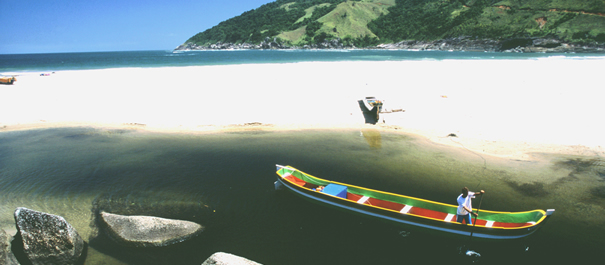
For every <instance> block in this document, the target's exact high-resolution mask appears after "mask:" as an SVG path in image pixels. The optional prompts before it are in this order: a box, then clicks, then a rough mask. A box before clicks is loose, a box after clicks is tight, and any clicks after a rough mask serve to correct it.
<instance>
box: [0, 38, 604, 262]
mask: <svg viewBox="0 0 605 265" xmlns="http://www.w3.org/2000/svg"><path fill="white" fill-rule="evenodd" d="M593 58H598V59H602V58H603V56H602V55H591V54H582V55H578V54H514V53H474V52H473V53H471V52H441V51H383V50H351V51H347V50H343V51H320V50H318V51H191V52H172V51H135V52H103V53H64V54H19V55H0V73H3V74H4V73H38V72H48V71H67V70H88V69H108V68H132V67H141V68H154V67H179V66H195V65H226V64H248V63H253V64H258V63H295V62H314V61H330V62H331V61H400V60H435V61H439V60H454V61H455V60H470V59H472V60H542V59H549V60H591V59H593ZM2 88H3V87H0V89H2ZM0 122H1V121H0ZM547 161H549V162H548V163H546V164H543V163H533V162H527V161H511V160H508V159H501V158H496V157H488V156H482V155H480V154H477V153H473V152H471V151H469V150H466V149H464V148H453V147H445V146H440V145H436V144H431V143H428V142H427V141H425V140H423V139H420V138H418V137H417V136H413V135H406V134H399V133H386V132H380V131H378V130H372V129H367V128H366V129H360V130H352V129H335V130H305V131H287V132H280V131H276V132H273V131H263V130H250V131H234V132H224V133H205V134H176V133H158V132H146V131H138V130H131V129H120V130H114V129H103V128H50V129H35V130H27V131H1V130H0V228H1V229H4V230H7V231H9V232H13V233H14V232H15V226H14V219H13V213H14V210H15V209H16V208H17V207H27V208H30V209H33V210H37V211H43V212H48V213H52V214H57V215H61V216H63V217H65V219H66V220H67V221H68V222H69V223H70V224H71V225H72V226H74V227H75V228H76V229H77V230H78V232H79V233H80V235H81V236H82V238H83V239H84V240H85V241H86V242H87V252H86V255H87V256H86V264H201V263H202V262H203V261H204V260H205V259H206V258H208V257H209V256H210V255H211V254H212V253H215V252H219V251H221V252H227V253H232V254H235V255H238V256H243V257H246V258H248V259H251V260H254V261H257V262H259V263H262V264H266V265H271V264H294V265H295V264H308V263H314V264H369V263H372V264H374V263H376V264H400V263H411V264H419V263H422V264H437V263H455V264H468V263H473V262H477V261H478V262H479V263H483V264H510V263H514V264H537V263H539V264H542V263H554V262H573V263H585V262H593V261H595V260H599V259H601V258H602V256H603V255H602V253H601V250H602V246H603V244H604V243H605V227H604V226H603V223H604V222H605V213H604V211H605V182H604V181H605V159H603V158H600V157H594V156H573V157H570V156H563V155H551V156H548V157H547ZM275 164H283V165H291V166H294V167H296V168H299V169H300V170H303V171H305V172H307V173H309V174H312V175H315V176H317V177H320V178H324V179H330V180H335V181H339V182H344V183H350V184H354V185H357V186H363V187H369V188H373V189H376V190H383V191H388V192H393V193H398V194H405V195H409V196H414V197H418V198H423V199H429V200H432V201H437V202H442V203H448V204H455V203H456V202H455V200H456V197H457V196H458V194H459V193H460V188H461V187H464V186H468V187H469V188H470V189H471V190H480V189H483V190H486V195H485V196H484V198H483V200H482V203H481V209H486V210H499V211H525V210H533V209H547V208H554V209H556V212H555V214H554V215H553V217H552V218H550V220H549V221H548V222H547V223H546V224H545V225H544V226H543V227H542V228H541V229H540V230H538V232H536V233H535V234H534V235H532V236H531V237H530V238H528V239H525V240H519V241H511V242H479V241H477V240H473V239H470V238H451V237H449V236H445V235H441V234H433V233H425V232H424V231H417V230H415V229H413V228H411V227H406V226H397V225H392V224H389V223H382V222H378V221H376V220H373V219H371V218H367V217H364V216H358V215H355V214H351V213H347V212H341V211H336V210H334V209H332V208H329V207H324V206H322V205H317V204H314V203H311V202H309V201H306V200H303V199H301V198H299V197H296V196H294V195H293V194H290V193H288V192H282V191H276V190H275V189H274V182H275V180H276V177H277V175H276V174H275ZM473 205H474V206H475V207H477V206H478V201H476V200H475V202H474V204H473ZM99 211H108V212H113V213H118V214H125V215H150V216H158V217H165V218H173V219H181V220H189V221H193V222H197V223H199V224H201V225H203V226H205V227H206V230H205V231H204V232H203V233H202V234H201V235H200V236H198V237H196V238H194V239H191V240H189V241H186V242H183V243H179V244H176V245H173V246H169V247H163V248H152V249H144V248H128V247H121V246H119V245H117V244H115V243H114V242H113V241H112V240H111V239H109V238H108V237H107V236H106V235H105V234H104V232H103V231H102V230H99V229H98V227H99V226H98V222H99V220H98V212H99ZM462 246H467V247H469V246H470V248H471V249H473V250H475V251H477V252H479V253H480V254H481V258H479V259H478V260H471V259H468V258H467V257H466V256H465V255H461V254H460V251H459V249H460V248H461V247H462Z"/></svg>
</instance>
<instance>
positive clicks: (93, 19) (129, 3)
mask: <svg viewBox="0 0 605 265" xmlns="http://www.w3.org/2000/svg"><path fill="white" fill-rule="evenodd" d="M270 2H274V0H0V8H1V10H0V32H1V33H2V34H1V37H0V54H12V53H55V52H89V51H131V50H171V49H174V48H176V46H178V45H180V44H182V43H183V42H185V41H186V40H187V39H188V38H190V37H191V36H193V35H195V34H196V33H198V32H201V31H204V30H206V29H208V28H211V27H213V26H215V25H217V24H218V23H220V22H221V21H224V20H227V19H229V18H232V17H235V16H238V15H240V14H242V13H243V12H245V11H249V10H252V9H256V8H258V7H260V6H261V5H264V4H267V3H270Z"/></svg>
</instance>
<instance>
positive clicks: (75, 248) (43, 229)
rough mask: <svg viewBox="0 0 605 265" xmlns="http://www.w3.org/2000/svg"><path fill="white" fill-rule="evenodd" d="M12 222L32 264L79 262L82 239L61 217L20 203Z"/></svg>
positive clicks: (82, 246)
mask: <svg viewBox="0 0 605 265" xmlns="http://www.w3.org/2000/svg"><path fill="white" fill-rule="evenodd" d="M15 222H16V223H17V230H18V234H17V235H18V236H20V237H21V240H22V242H23V252H24V253H25V255H26V256H27V258H28V259H29V261H31V263H32V264H65V265H67V264H76V263H78V261H79V259H80V257H81V255H82V252H83V250H84V241H83V240H82V238H81V237H80V235H79V234H78V232H77V231H76V230H75V229H74V228H73V227H72V226H71V225H70V224H69V223H67V221H65V219H64V218H63V217H61V216H58V215H52V214H48V213H43V212H38V211H34V210H30V209H27V208H22V207H19V208H17V210H16V211H15Z"/></svg>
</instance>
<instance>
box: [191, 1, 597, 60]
mask: <svg viewBox="0 0 605 265" xmlns="http://www.w3.org/2000/svg"><path fill="white" fill-rule="evenodd" d="M454 38H465V39H481V40H494V41H503V40H510V39H519V38H521V39H532V38H533V39H535V38H542V39H549V40H556V41H557V43H560V42H567V43H576V44H582V45H592V46H599V45H603V43H605V0H583V1H580V0H505V1H497V0H277V1H275V2H272V3H269V4H266V5H263V6H261V7H259V8H257V9H254V10H250V11H248V12H245V13H243V14H241V15H240V16H237V17H234V18H231V19H229V20H226V21H224V22H221V23H220V24H218V25H216V26H215V27H212V28H210V29H208V30H206V31H203V32H200V33H198V34H196V35H195V36H193V37H191V38H190V39H189V40H187V41H186V42H185V44H184V45H182V46H181V48H183V49H191V48H209V47H211V46H212V45H214V44H217V43H218V44H221V43H222V44H225V43H229V44H235V45H240V47H244V48H247V47H259V46H254V45H258V44H264V45H265V46H261V48H267V47H269V48H276V47H277V48H287V47H292V46H296V47H304V46H305V45H307V46H310V47H318V45H319V47H322V46H321V45H322V44H324V46H326V45H325V44H326V43H336V44H337V45H336V46H337V47H368V46H370V47H374V46H376V45H379V44H390V43H398V42H403V41H406V42H409V41H420V42H430V41H439V40H447V39H454ZM267 42H271V43H273V44H275V43H277V46H275V45H273V46H271V45H269V46H266V45H267ZM212 47H215V46H212ZM217 47H224V46H217ZM327 47H332V46H330V45H328V46H327Z"/></svg>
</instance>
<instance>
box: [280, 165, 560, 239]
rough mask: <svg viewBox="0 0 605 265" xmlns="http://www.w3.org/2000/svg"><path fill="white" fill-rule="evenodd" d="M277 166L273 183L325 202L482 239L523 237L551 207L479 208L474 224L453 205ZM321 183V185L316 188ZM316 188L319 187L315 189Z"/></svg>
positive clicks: (352, 210) (373, 215) (395, 220)
mask: <svg viewBox="0 0 605 265" xmlns="http://www.w3.org/2000/svg"><path fill="white" fill-rule="evenodd" d="M276 166H277V175H278V177H277V182H276V185H278V184H279V185H283V186H285V187H286V188H287V189H288V190H290V191H292V192H294V193H295V194H297V195H300V196H302V197H304V198H306V199H310V200H313V201H316V202H318V203H322V204H325V205H328V206H333V207H336V208H339V209H344V210H347V211H351V212H355V213H359V214H362V215H366V216H370V217H375V218H378V219H382V220H386V221H391V222H394V223H397V224H404V225H409V226H414V227H417V228H423V229H427V230H430V231H436V232H439V233H444V234H453V235H459V236H470V235H471V234H472V235H473V236H474V237H477V238H483V239H517V238H524V237H527V236H529V235H531V234H533V233H534V232H536V231H537V230H538V228H539V227H540V226H541V225H542V224H544V223H545V221H546V220H547V219H548V218H549V217H550V215H551V214H552V213H553V212H554V210H547V211H544V210H532V211H525V212H498V211H488V210H481V212H480V214H479V217H478V218H477V219H475V222H474V223H475V225H473V226H471V225H466V224H461V223H458V222H456V212H457V208H458V207H457V206H456V205H450V204H445V203H439V202H434V201H429V200H424V199H419V198H414V197H409V196H405V195H399V194H394V193H388V192H383V191H377V190H372V189H368V188H362V187H357V186H353V185H349V184H344V183H338V182H334V181H329V180H324V179H320V178H317V177H314V176H311V175H309V174H307V173H304V172H302V171H300V170H298V169H295V168H293V167H290V166H281V165H276ZM318 187H323V189H317V188H318ZM316 190H320V191H316Z"/></svg>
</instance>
